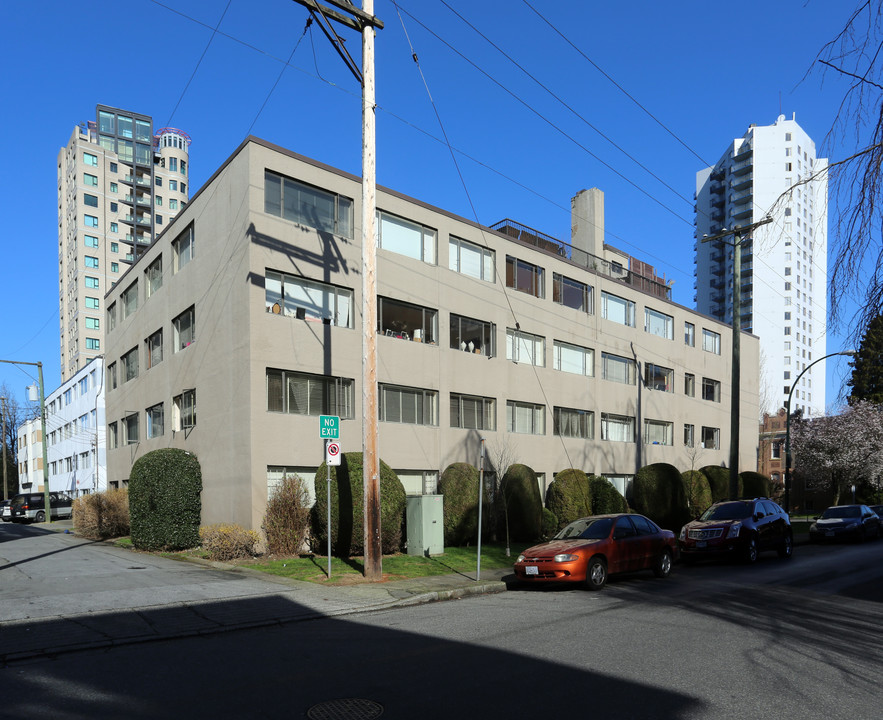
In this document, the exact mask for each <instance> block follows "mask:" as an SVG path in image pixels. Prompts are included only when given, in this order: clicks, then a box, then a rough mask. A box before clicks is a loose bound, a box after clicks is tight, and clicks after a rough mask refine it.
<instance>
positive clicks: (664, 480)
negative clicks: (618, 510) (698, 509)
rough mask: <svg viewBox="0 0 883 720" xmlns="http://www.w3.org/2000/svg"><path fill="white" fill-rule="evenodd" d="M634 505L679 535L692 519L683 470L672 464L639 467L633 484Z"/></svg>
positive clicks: (657, 522)
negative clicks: (683, 480) (682, 479)
mask: <svg viewBox="0 0 883 720" xmlns="http://www.w3.org/2000/svg"><path fill="white" fill-rule="evenodd" d="M632 505H634V508H635V510H637V511H638V512H639V513H641V514H642V515H646V516H647V517H649V518H650V519H651V520H653V521H654V522H655V523H656V524H657V525H659V526H660V527H663V528H666V529H667V530H672V531H674V533H675V534H677V533H678V531H679V530H680V529H681V527H682V526H683V525H684V524H686V523H687V522H689V521H690V511H689V509H688V508H687V498H686V495H685V493H684V484H683V482H682V481H681V473H680V472H679V471H678V469H677V468H676V467H674V466H673V465H669V464H668V463H655V464H653V465H647V466H645V467H642V468H641V469H640V470H638V473H637V475H635V481H634V484H633V485H632Z"/></svg>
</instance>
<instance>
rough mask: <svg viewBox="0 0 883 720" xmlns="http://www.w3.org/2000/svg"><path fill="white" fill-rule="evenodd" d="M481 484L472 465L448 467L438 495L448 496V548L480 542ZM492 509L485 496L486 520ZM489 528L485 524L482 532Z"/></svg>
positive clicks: (445, 514) (446, 508)
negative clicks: (478, 540) (479, 496)
mask: <svg viewBox="0 0 883 720" xmlns="http://www.w3.org/2000/svg"><path fill="white" fill-rule="evenodd" d="M478 481H479V473H478V470H477V469H476V468H474V467H472V465H470V464H469V463H453V464H451V465H448V466H447V467H446V468H445V470H444V472H443V473H442V474H441V477H440V478H439V479H438V491H439V493H440V494H442V495H444V502H443V505H444V532H445V545H449V546H455V547H458V546H462V545H467V544H469V543H471V542H475V541H476V540H477V539H478V485H479V482H478ZM489 505H490V503H489V502H488V497H487V495H485V497H484V502H483V503H482V512H483V513H484V515H485V519H487V512H488V508H489ZM487 528H488V525H487V523H486V522H485V523H483V528H482V530H483V531H485V530H487Z"/></svg>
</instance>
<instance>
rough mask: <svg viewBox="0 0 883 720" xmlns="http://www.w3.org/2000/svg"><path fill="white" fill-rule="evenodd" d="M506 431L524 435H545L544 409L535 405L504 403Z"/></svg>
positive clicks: (513, 401)
mask: <svg viewBox="0 0 883 720" xmlns="http://www.w3.org/2000/svg"><path fill="white" fill-rule="evenodd" d="M506 431H507V432H511V433H524V434H526V435H545V434H546V408H545V406H544V405H537V404H535V403H526V402H518V401H517V400H507V401H506Z"/></svg>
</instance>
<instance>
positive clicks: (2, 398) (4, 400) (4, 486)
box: [0, 397, 9, 500]
mask: <svg viewBox="0 0 883 720" xmlns="http://www.w3.org/2000/svg"><path fill="white" fill-rule="evenodd" d="M0 401H2V402H3V499H4V500H9V491H8V490H7V489H6V398H5V397H0Z"/></svg>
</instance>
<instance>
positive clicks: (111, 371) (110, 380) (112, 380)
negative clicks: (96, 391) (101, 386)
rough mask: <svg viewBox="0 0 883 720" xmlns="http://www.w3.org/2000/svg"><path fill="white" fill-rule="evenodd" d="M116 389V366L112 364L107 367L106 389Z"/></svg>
mask: <svg viewBox="0 0 883 720" xmlns="http://www.w3.org/2000/svg"><path fill="white" fill-rule="evenodd" d="M116 388H117V364H116V363H115V362H112V363H111V364H110V365H108V366H107V389H108V390H116Z"/></svg>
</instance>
